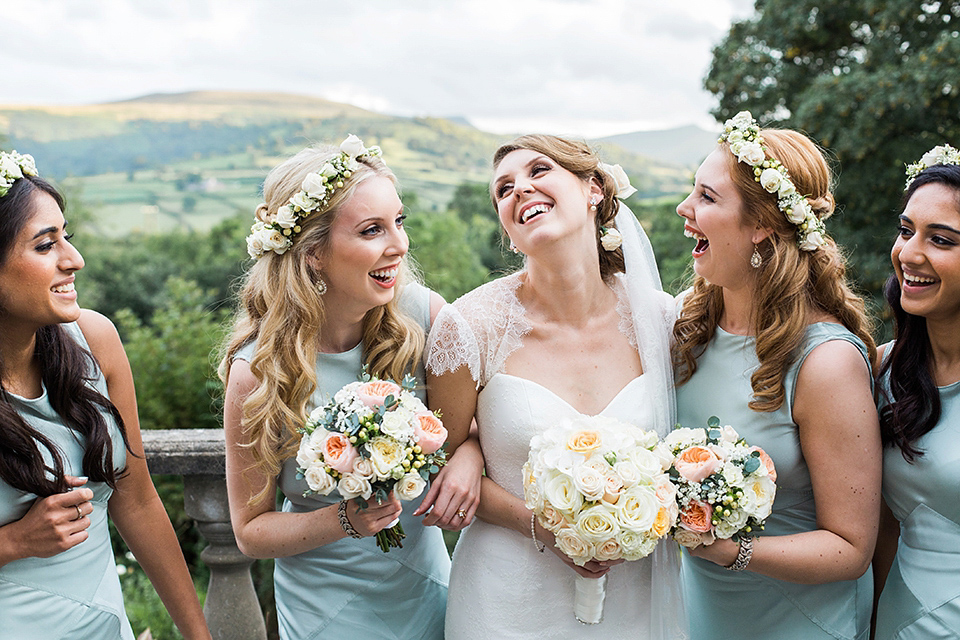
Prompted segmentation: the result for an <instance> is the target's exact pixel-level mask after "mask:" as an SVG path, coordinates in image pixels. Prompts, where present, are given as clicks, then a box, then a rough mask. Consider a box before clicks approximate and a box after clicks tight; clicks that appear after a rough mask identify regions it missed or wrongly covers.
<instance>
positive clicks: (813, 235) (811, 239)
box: [800, 231, 827, 251]
mask: <svg viewBox="0 0 960 640" xmlns="http://www.w3.org/2000/svg"><path fill="white" fill-rule="evenodd" d="M826 243H827V241H826V240H824V239H823V235H822V234H821V233H820V232H819V231H811V232H810V233H808V234H807V235H806V236H804V238H803V242H801V243H800V250H801V251H814V250H816V249H819V248H820V247H822V246H823V245H825V244H826Z"/></svg>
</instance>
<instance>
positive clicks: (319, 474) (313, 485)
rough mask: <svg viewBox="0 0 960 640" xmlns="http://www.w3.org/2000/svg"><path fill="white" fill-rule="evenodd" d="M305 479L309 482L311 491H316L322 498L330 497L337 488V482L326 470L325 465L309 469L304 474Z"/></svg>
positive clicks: (313, 465)
mask: <svg viewBox="0 0 960 640" xmlns="http://www.w3.org/2000/svg"><path fill="white" fill-rule="evenodd" d="M303 479H304V480H306V481H307V486H308V487H310V490H311V491H316V492H317V493H319V494H320V495H322V496H326V495H329V494H330V492H331V491H333V490H334V488H335V487H336V486H337V483H336V481H335V480H334V479H333V477H331V476H330V474H329V473H327V472H326V471H325V470H324V468H323V464H320V463H317V464H312V465H310V466H309V467H307V468H306V471H304V473H303Z"/></svg>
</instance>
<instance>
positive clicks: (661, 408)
mask: <svg viewBox="0 0 960 640" xmlns="http://www.w3.org/2000/svg"><path fill="white" fill-rule="evenodd" d="M614 223H615V224H616V227H617V229H618V230H619V231H620V235H621V236H622V237H623V243H622V244H621V248H622V249H623V258H624V263H625V265H626V273H625V274H624V275H623V277H622V279H623V283H624V284H625V286H626V289H627V299H628V300H629V302H630V312H631V315H632V316H633V327H634V331H636V339H637V348H638V350H639V351H640V357H641V361H642V363H643V370H644V375H645V376H652V377H653V378H654V381H655V382H656V384H653V385H647V386H646V388H647V389H651V391H650V394H651V397H650V401H651V403H652V404H653V406H654V409H655V416H656V428H657V433H658V435H660V437H661V438H662V437H663V436H665V435H666V434H667V433H669V432H670V430H671V429H673V426H674V424H676V417H677V412H676V396H675V393H674V386H673V364H672V360H671V356H670V336H671V334H672V330H673V322H674V319H675V317H676V316H675V311H674V304H673V298H672V297H671V296H670V295H669V294H667V293H664V291H663V288H662V287H661V284H660V274H659V272H658V271H657V262H656V259H655V258H654V255H653V247H651V245H650V240H649V239H648V238H647V234H646V233H644V231H643V228H642V227H641V226H640V223H639V222H638V221H637V219H636V217H635V216H634V215H633V212H631V211H630V209H629V208H628V207H627V206H626V205H625V204H623V202H620V209H619V211H618V213H617V216H616V219H615V220H614ZM651 558H652V560H653V573H652V584H651V589H650V602H649V603H648V606H649V608H650V634H649V636H648V637H649V638H651V639H653V640H678V639H682V638H688V637H689V635H688V633H687V619H686V612H685V610H684V603H683V593H682V587H681V582H680V551H679V547H678V546H677V544H676V543H675V542H673V540H672V539H666V540H663V541H661V542H660V544H658V545H657V548H656V550H654V552H653V554H652V555H651ZM638 604H641V606H642V605H643V604H644V603H638Z"/></svg>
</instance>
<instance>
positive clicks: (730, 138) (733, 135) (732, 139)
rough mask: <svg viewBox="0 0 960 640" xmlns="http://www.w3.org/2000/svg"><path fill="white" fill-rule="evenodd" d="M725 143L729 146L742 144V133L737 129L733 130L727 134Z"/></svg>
mask: <svg viewBox="0 0 960 640" xmlns="http://www.w3.org/2000/svg"><path fill="white" fill-rule="evenodd" d="M727 142H728V143H730V144H734V143H738V142H743V132H742V131H740V130H739V129H735V130H733V131H731V132H730V133H728V134H727Z"/></svg>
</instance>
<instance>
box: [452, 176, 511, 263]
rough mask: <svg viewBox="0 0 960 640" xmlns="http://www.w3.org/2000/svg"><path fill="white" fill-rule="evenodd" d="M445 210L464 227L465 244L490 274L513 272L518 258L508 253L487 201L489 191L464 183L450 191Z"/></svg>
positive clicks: (493, 210)
mask: <svg viewBox="0 0 960 640" xmlns="http://www.w3.org/2000/svg"><path fill="white" fill-rule="evenodd" d="M447 209H448V210H449V211H451V212H452V213H455V214H456V215H457V216H458V217H459V218H460V219H461V220H463V222H464V223H465V224H466V225H467V228H468V232H467V241H468V242H469V244H470V246H472V247H473V248H474V250H475V251H476V252H477V254H478V256H479V258H480V262H481V263H483V266H484V267H486V269H487V270H488V271H489V272H490V274H491V275H498V274H502V273H507V272H511V271H515V270H516V269H517V268H518V267H519V266H520V264H521V263H522V259H521V258H520V256H517V255H515V254H513V253H509V252H508V251H507V250H506V247H505V246H504V242H505V236H504V235H503V231H502V230H501V228H500V219H499V218H498V217H497V210H496V209H494V208H493V203H492V202H491V201H490V188H489V187H488V186H487V185H486V184H484V183H482V182H464V183H462V184H460V185H459V186H458V187H457V188H456V190H455V191H454V192H453V197H452V198H451V199H450V204H448V205H447Z"/></svg>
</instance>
